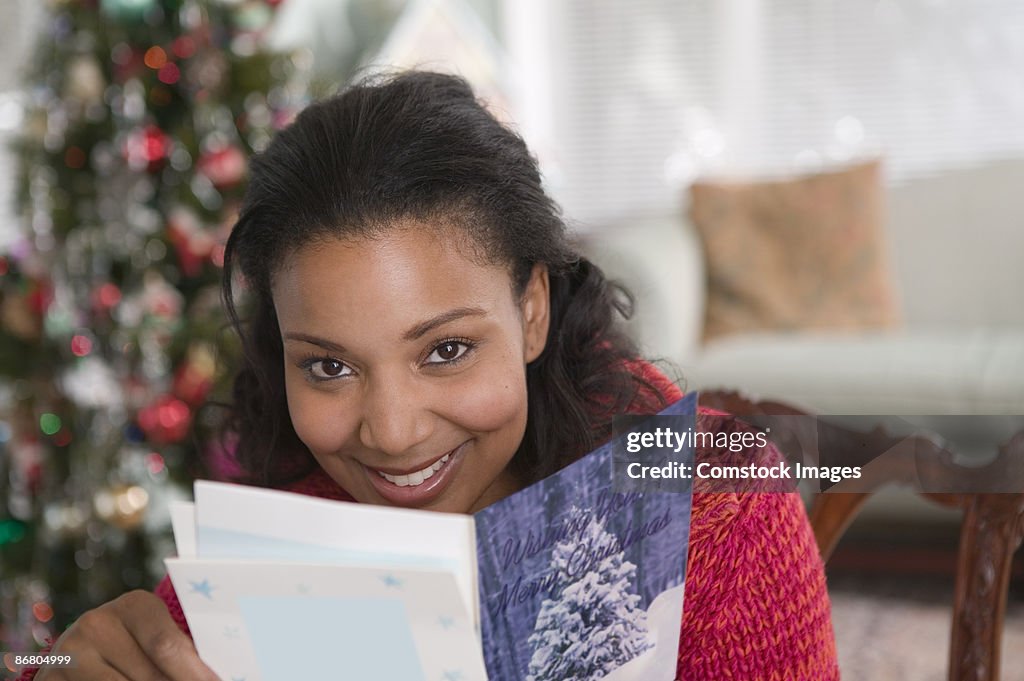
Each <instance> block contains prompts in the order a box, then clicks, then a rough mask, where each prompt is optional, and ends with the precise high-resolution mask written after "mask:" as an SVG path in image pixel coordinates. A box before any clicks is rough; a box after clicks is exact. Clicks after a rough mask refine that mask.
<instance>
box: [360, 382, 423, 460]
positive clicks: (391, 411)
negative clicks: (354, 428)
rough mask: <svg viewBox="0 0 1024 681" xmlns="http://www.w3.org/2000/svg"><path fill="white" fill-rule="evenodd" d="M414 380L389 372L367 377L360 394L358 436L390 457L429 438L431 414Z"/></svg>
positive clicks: (404, 451)
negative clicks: (370, 378) (368, 379)
mask: <svg viewBox="0 0 1024 681" xmlns="http://www.w3.org/2000/svg"><path fill="white" fill-rule="evenodd" d="M421 392H422V391H421V390H420V389H419V388H418V387H417V385H416V381H415V380H410V379H409V378H406V377H402V376H398V375H394V374H391V375H389V376H380V377H378V378H377V380H371V381H370V382H369V384H368V385H367V388H366V391H365V393H364V402H363V418H362V423H361V424H360V427H359V437H360V440H361V441H362V444H363V446H365V447H367V448H370V449H375V450H377V451H379V452H382V453H384V454H388V455H390V456H402V455H404V454H408V453H410V452H411V451H412V450H413V449H414V448H415V447H416V446H417V445H419V444H421V443H423V442H425V441H426V440H428V439H429V438H430V435H431V432H432V428H433V420H434V419H433V415H432V413H431V411H430V409H429V407H428V404H427V403H428V397H427V395H424V394H420V393H421Z"/></svg>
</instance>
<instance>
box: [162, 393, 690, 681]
mask: <svg viewBox="0 0 1024 681" xmlns="http://www.w3.org/2000/svg"><path fill="white" fill-rule="evenodd" d="M695 409H696V395H693V394H691V395H688V396H687V397H685V398H684V399H683V400H680V401H679V402H677V403H675V404H673V405H671V406H670V407H668V408H667V409H666V410H665V411H663V412H662V415H672V416H683V417H689V418H691V419H692V417H693V414H694V412H695ZM621 442H622V439H621V438H615V439H613V440H612V441H610V442H609V443H607V444H605V445H603V446H602V447H599V448H598V449H596V450H595V451H593V452H591V453H590V454H588V455H587V456H585V457H583V458H581V459H580V460H578V461H576V462H575V463H573V464H571V465H569V466H567V467H566V468H564V469H562V470H561V471H559V472H558V473H556V474H555V475H553V476H551V477H549V478H547V479H545V480H542V481H541V482H539V483H537V484H534V485H532V486H530V487H527V488H526V489H523V490H521V491H520V492H517V493H516V494H513V495H512V496H510V497H507V498H506V499H504V500H502V501H499V502H497V503H495V504H493V505H491V506H489V507H487V508H485V509H483V510H482V511H479V512H478V513H476V514H475V515H473V516H467V515H455V514H445V513H431V512H427V511H418V510H410V509H401V508H389V507H380V506H370V505H362V504H354V503H346V502H337V501H329V500H324V499H318V498H313V497H309V496H304V495H297V494H291V493H286V492H280V491H274V490H265V489H257V488H250V487H243V486H238V485H230V484H224V483H213V482H206V481H200V482H197V483H196V488H195V492H196V495H195V503H194V504H187V505H182V506H180V507H178V508H176V509H174V511H173V512H172V522H173V525H174V532H175V540H176V543H177V545H178V557H177V558H171V559H168V560H167V561H166V563H167V568H168V572H169V574H170V576H171V580H172V582H173V583H174V587H175V590H176V591H177V594H178V597H179V600H180V602H181V605H182V609H183V610H184V613H185V616H186V618H187V620H188V623H189V627H190V629H191V631H192V635H193V638H194V639H195V643H196V647H197V649H198V651H199V654H200V656H201V657H202V658H203V660H204V661H206V663H207V664H208V665H209V666H210V667H211V668H212V669H213V670H214V671H215V672H216V673H217V674H219V675H220V676H221V678H224V679H244V680H245V681H278V680H281V681H283V680H285V679H296V678H321V679H332V678H337V679H343V678H344V679H352V678H360V679H361V678H366V679H370V678H372V679H402V680H403V681H421V680H422V681H433V680H435V679H441V680H445V679H452V680H454V679H459V680H461V681H476V680H478V679H479V680H481V681H483V680H485V679H488V678H490V679H492V680H494V681H506V680H513V679H528V680H529V681H556V680H557V681H562V680H563V679H570V678H579V679H591V678H603V679H611V680H616V679H617V680H619V681H622V680H626V679H644V680H648V679H650V680H654V681H657V680H659V679H663V680H664V681H669V680H670V679H673V678H674V676H675V670H676V660H677V657H678V651H679V632H680V623H681V619H682V607H683V583H684V580H685V575H686V555H687V546H688V541H689V527H690V504H691V495H690V492H689V491H688V490H685V491H682V492H680V491H676V492H672V493H669V492H636V491H623V487H622V485H621V484H620V482H621V481H617V480H616V468H615V457H616V455H617V454H616V452H617V451H621ZM617 447H618V448H619V449H618V450H616V448H617ZM673 455H674V458H675V459H676V460H678V459H679V457H680V456H682V457H687V456H688V457H690V462H691V463H692V451H691V452H678V451H676V452H673Z"/></svg>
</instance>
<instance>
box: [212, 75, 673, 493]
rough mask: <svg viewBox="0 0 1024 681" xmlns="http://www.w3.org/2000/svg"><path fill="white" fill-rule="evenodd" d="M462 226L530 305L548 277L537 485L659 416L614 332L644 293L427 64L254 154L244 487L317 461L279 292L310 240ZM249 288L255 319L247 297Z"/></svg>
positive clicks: (241, 241)
mask: <svg viewBox="0 0 1024 681" xmlns="http://www.w3.org/2000/svg"><path fill="white" fill-rule="evenodd" d="M410 218H411V219H415V220H417V221H419V222H421V223H423V224H428V223H429V224H436V225H439V226H440V225H443V226H455V227H457V228H459V229H461V230H463V231H464V232H465V234H466V236H467V237H468V238H467V239H466V242H467V243H468V244H470V246H471V247H472V253H474V254H476V255H478V256H479V257H481V258H482V259H485V260H486V261H488V262H490V263H494V264H503V265H506V266H507V267H508V268H509V271H510V273H511V277H512V281H513V285H514V287H515V291H514V292H515V294H516V295H519V296H521V295H522V294H523V292H524V290H525V287H526V284H527V282H528V281H529V278H530V274H531V272H532V270H533V267H534V265H536V264H538V263H541V264H544V265H546V266H547V268H548V273H549V278H550V296H551V300H550V310H551V312H550V314H551V320H550V329H549V333H548V338H547V345H546V347H545V349H544V351H543V353H542V354H541V355H540V356H539V357H538V358H537V359H536V360H535V361H533V362H531V363H530V364H529V365H528V366H527V367H526V369H525V371H526V375H527V391H528V393H527V394H528V410H527V426H526V434H525V436H524V438H523V441H522V443H521V444H520V446H519V449H518V450H517V452H516V454H515V456H514V458H513V460H512V463H511V466H512V472H513V473H514V474H516V475H517V477H518V478H519V479H520V481H521V482H523V483H524V484H526V483H530V482H533V481H535V480H539V479H541V478H543V477H545V476H547V475H549V474H550V473H552V472H554V471H556V470H558V469H559V468H561V467H562V466H564V465H565V464H567V463H569V462H570V461H572V460H573V459H574V458H577V457H578V456H579V455H580V454H582V453H585V452H586V451H588V450H589V449H590V448H591V447H592V446H594V444H595V441H598V440H602V439H605V438H607V437H609V436H610V435H611V419H612V416H613V415H614V414H616V413H622V412H623V411H624V410H626V408H627V407H632V408H633V409H634V410H635V409H636V408H637V406H638V405H639V406H641V408H647V409H649V410H650V411H651V412H654V411H657V410H658V409H659V408H660V407H661V406H663V405H662V402H663V400H662V398H661V396H660V394H659V392H658V391H657V390H656V389H654V388H653V387H652V386H651V385H649V384H647V383H645V382H644V381H643V380H642V379H640V378H638V377H637V376H636V375H634V373H633V372H631V371H630V364H631V363H632V362H633V361H635V358H636V357H637V351H636V348H635V347H634V346H633V344H632V343H631V342H630V341H629V340H628V339H627V338H626V336H625V335H624V334H623V333H622V332H621V331H620V330H619V329H618V328H617V326H618V325H617V323H616V321H617V317H620V316H621V317H628V316H629V315H630V314H631V312H632V299H631V298H630V296H629V295H628V293H627V292H626V291H625V290H624V289H622V288H621V287H619V286H618V285H615V284H613V283H610V282H609V281H608V280H607V279H606V278H605V277H604V275H603V274H602V273H601V271H600V270H599V269H598V268H597V267H595V266H594V265H593V264H591V263H590V262H588V261H587V260H586V259H584V258H581V257H580V256H579V255H578V254H577V253H576V251H575V250H574V249H573V248H572V247H571V245H570V243H569V240H568V237H567V233H566V226H565V223H564V222H563V220H562V219H561V217H560V212H559V209H558V207H557V206H556V205H555V203H554V202H553V201H552V200H551V199H550V198H549V197H548V196H547V194H545V192H544V190H543V188H542V186H541V178H540V173H539V171H538V168H537V163H536V161H535V160H534V158H533V157H532V156H531V155H530V152H529V150H528V149H527V147H526V144H525V143H524V142H523V140H522V138H520V137H519V136H518V135H517V134H515V133H514V132H512V131H511V130H509V129H507V128H506V127H504V126H503V125H502V124H501V123H499V122H498V121H497V120H496V119H495V118H494V116H492V115H491V114H490V113H489V112H488V111H487V110H486V109H485V108H484V107H483V106H482V105H481V104H480V103H479V102H478V101H477V99H476V97H475V96H474V94H473V91H472V90H471V89H470V87H469V85H468V84H467V83H466V82H465V81H464V80H462V79H460V78H457V77H453V76H448V75H442V74H438V73H429V72H422V71H412V72H405V73H401V74H397V75H391V76H386V77H378V78H376V79H369V80H366V81H363V82H361V83H359V84H356V85H354V86H351V87H349V88H347V89H346V90H344V91H343V92H342V93H341V94H339V95H336V96H334V97H332V98H329V99H326V100H324V101H320V102H317V103H315V104H313V105H311V106H309V107H308V108H306V109H305V110H304V111H303V112H302V113H301V114H300V115H299V116H298V117H297V118H296V120H295V122H294V123H293V124H292V125H290V126H289V127H288V128H287V129H285V130H283V131H282V132H280V133H279V134H278V135H277V136H276V137H275V138H274V140H273V141H272V142H271V144H270V145H269V147H268V148H267V149H266V150H265V151H264V152H263V153H261V154H259V155H258V156H256V157H255V158H254V159H253V161H252V168H251V181H250V184H249V187H248V190H247V193H246V196H245V200H244V202H243V205H242V208H241V212H240V215H239V219H238V222H237V224H236V225H235V228H234V230H233V231H232V233H231V237H230V238H229V240H228V242H227V247H226V251H225V256H224V281H223V295H224V300H225V304H226V307H227V311H228V315H229V317H230V320H231V323H232V325H233V326H234V328H235V330H236V331H237V332H238V334H239V335H240V337H241V339H242V345H243V350H244V366H243V367H242V369H241V370H240V372H239V373H238V375H237V377H236V379H235V383H234V389H233V404H232V405H231V418H230V420H229V428H230V431H231V432H233V433H234V434H235V436H236V437H237V438H238V441H237V450H236V458H237V461H238V463H239V464H240V465H241V467H242V469H243V470H244V471H245V476H244V478H245V480H247V481H248V482H253V483H256V484H262V485H281V484H285V483H286V482H288V481H289V480H291V479H295V478H297V477H299V476H302V475H305V474H307V473H308V472H310V471H311V470H312V468H313V467H314V466H315V465H316V462H315V460H314V459H313V458H312V455H311V454H310V453H309V451H308V450H307V449H306V448H305V446H304V445H303V444H302V442H301V441H300V440H299V438H298V436H297V435H296V434H295V430H294V429H293V427H292V423H291V420H290V417H289V413H288V405H287V401H286V397H285V382H284V361H283V347H282V341H281V334H280V330H279V328H278V323H277V318H276V315H275V312H274V306H273V301H272V299H271V283H272V278H273V277H274V275H275V273H276V271H277V269H278V268H279V267H281V265H282V263H283V262H284V260H285V258H286V257H287V256H288V255H289V254H291V253H293V252H294V251H295V250H297V249H299V248H302V247H304V246H306V245H308V244H310V243H315V242H318V241H323V240H331V239H336V238H354V237H355V238H358V237H373V236H379V235H380V234H382V233H383V232H385V231H386V230H388V229H389V228H391V227H392V226H394V225H395V224H396V223H398V222H400V221H402V220H407V219H410ZM236 270H237V271H238V272H239V273H240V274H241V275H242V279H243V280H244V283H245V287H246V289H247V291H246V292H247V300H246V305H245V307H246V314H245V316H246V319H245V320H244V321H243V320H242V319H241V317H240V315H239V311H238V307H239V306H236V301H235V298H234V290H233V289H234V286H233V285H232V282H233V279H235V274H236Z"/></svg>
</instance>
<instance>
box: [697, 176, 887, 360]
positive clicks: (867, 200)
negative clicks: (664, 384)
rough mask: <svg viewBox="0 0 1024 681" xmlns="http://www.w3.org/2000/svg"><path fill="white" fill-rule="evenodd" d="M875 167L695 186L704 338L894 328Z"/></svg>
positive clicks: (880, 191) (879, 184) (878, 183)
mask: <svg viewBox="0 0 1024 681" xmlns="http://www.w3.org/2000/svg"><path fill="white" fill-rule="evenodd" d="M883 195H884V190H883V187H882V181H881V169H880V164H879V163H878V162H871V163H866V164H862V165H858V166H855V167H852V168H848V169H845V170H842V171H837V172H830V173H821V174H818V175H812V176H808V177H802V178H798V179H794V180H785V181H767V182H750V183H719V182H698V183H696V184H694V185H693V186H692V187H691V188H690V200H691V203H690V218H691V220H692V221H693V223H694V225H696V227H697V229H698V231H699V233H700V236H701V241H702V243H703V246H704V260H705V262H706V266H707V289H708V300H707V307H706V313H705V319H704V340H705V341H708V340H711V339H714V338H719V337H722V336H727V335H733V334H740V333H749V332H753V331H759V330H789V331H794V330H805V329H845V330H851V329H866V328H886V327H892V326H895V325H896V323H897V321H898V318H899V315H898V312H897V305H896V300H895V296H894V293H893V281H892V277H891V274H890V271H889V263H888V254H887V251H886V246H885V240H884V234H883V225H884V221H885V215H884V201H883Z"/></svg>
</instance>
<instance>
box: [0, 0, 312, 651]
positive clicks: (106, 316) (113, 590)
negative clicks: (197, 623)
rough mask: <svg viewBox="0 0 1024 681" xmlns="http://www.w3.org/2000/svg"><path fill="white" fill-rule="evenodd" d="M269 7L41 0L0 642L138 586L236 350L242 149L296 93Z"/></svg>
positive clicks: (0, 518) (11, 330)
mask: <svg viewBox="0 0 1024 681" xmlns="http://www.w3.org/2000/svg"><path fill="white" fill-rule="evenodd" d="M276 4H277V3H276V2H274V1H272V0H232V1H231V2H228V1H227V0H224V1H221V2H215V1H213V0H62V1H57V0H54V1H53V2H52V3H51V7H50V16H49V18H48V20H47V24H46V30H45V34H44V35H43V36H42V39H41V41H40V46H39V49H38V53H37V54H36V58H35V60H34V70H33V72H32V73H31V74H30V75H29V84H28V87H27V97H26V100H27V101H26V104H25V110H24V126H23V133H22V135H21V136H20V139H19V142H18V145H17V154H18V158H19V165H20V169H21V170H20V175H19V178H18V205H19V208H20V211H21V214H22V215H23V216H24V226H23V231H22V236H21V238H19V239H18V240H16V241H15V243H14V244H13V246H11V247H10V248H9V249H8V252H6V253H0V276H2V279H0V282H2V283H0V549H2V551H0V575H2V577H3V579H2V580H0V650H15V651H28V650H32V649H34V648H36V647H38V646H39V645H41V644H42V643H43V642H44V641H45V639H46V638H47V637H48V636H53V635H55V634H59V633H60V632H61V631H62V630H63V628H64V627H65V626H66V625H67V624H69V623H70V622H71V621H73V619H74V618H76V617H77V616H78V615H79V614H81V613H82V612H83V611H84V610H86V609H89V608H91V607H95V606H96V605H98V604H100V603H102V602H105V601H107V600H109V599H111V598H113V597H116V596H117V595H119V594H120V593H123V592H124V591H126V590H128V589H131V588H137V587H143V588H151V587H152V586H153V585H154V583H155V580H156V579H157V578H158V577H159V575H161V574H162V572H163V567H162V564H161V562H160V561H161V559H162V558H163V557H164V556H166V555H168V554H169V553H170V550H171V544H170V541H169V532H168V527H169V523H168V513H167V505H168V502H169V500H170V499H172V498H174V497H176V496H185V495H186V493H185V492H183V491H182V487H183V486H184V485H186V484H187V483H188V481H189V480H190V479H191V477H192V476H193V475H195V474H196V473H197V472H199V468H198V462H200V461H203V460H205V459H204V457H205V456H206V455H207V454H208V452H206V451H204V450H205V448H206V447H208V446H212V445H210V444H209V443H215V442H217V439H216V438H211V437H210V434H211V433H212V432H214V431H215V430H216V426H217V424H218V421H219V419H220V418H221V416H222V414H223V411H222V410H218V409H216V408H213V407H212V405H213V404H214V403H215V402H216V401H217V400H218V399H223V398H224V395H225V394H226V391H225V387H226V385H227V383H228V382H229V378H230V376H228V375H227V374H228V372H229V368H230V367H231V366H232V365H234V364H235V362H234V361H233V358H234V357H236V355H237V350H236V349H235V345H234V339H233V338H232V336H231V334H230V332H229V331H228V329H227V328H226V327H225V322H224V315H223V313H222V311H221V306H220V295H219V287H220V277H221V269H220V266H221V259H222V255H223V243H224V241H225V239H226V236H227V233H228V230H230V228H231V225H232V224H233V222H234V219H235V215H236V210H237V207H238V205H239V201H240V198H241V195H242V192H243V191H244V185H245V178H246V159H247V158H248V156H249V154H251V153H252V152H254V151H258V150H260V149H262V148H263V147H264V146H265V145H266V144H267V143H268V142H269V140H270V138H271V135H272V134H273V132H274V131H275V130H276V129H279V128H281V127H283V125H285V124H286V123H287V122H288V121H289V120H290V119H291V118H292V117H293V116H294V114H295V112H296V110H297V109H298V108H299V107H300V106H301V105H302V104H303V103H304V101H305V100H304V97H305V85H304V82H303V80H304V78H305V76H304V75H303V69H304V68H308V67H307V66H304V65H303V62H308V61H309V57H308V55H305V56H304V57H303V58H302V59H300V58H294V57H289V56H285V55H273V54H270V53H269V52H267V51H266V50H265V49H264V47H263V41H262V38H263V36H264V34H265V32H266V30H267V29H268V27H269V26H270V22H271V19H272V16H273V13H274V11H275V8H274V6H275V5H276Z"/></svg>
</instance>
